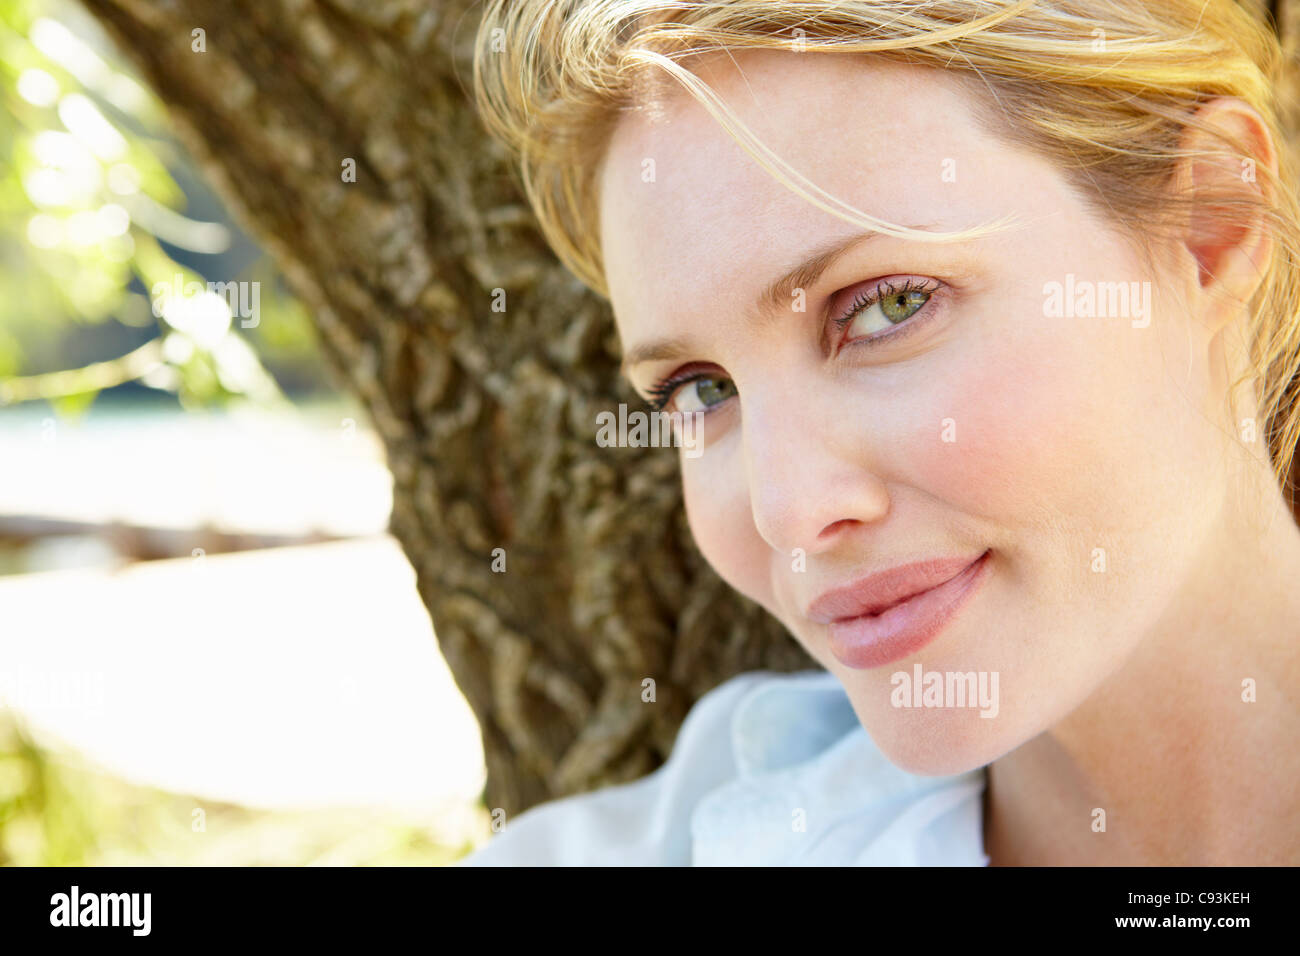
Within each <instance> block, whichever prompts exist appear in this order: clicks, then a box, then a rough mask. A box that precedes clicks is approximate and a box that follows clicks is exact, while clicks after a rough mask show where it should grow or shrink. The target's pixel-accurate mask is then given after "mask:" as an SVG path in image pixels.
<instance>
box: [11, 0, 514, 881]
mask: <svg viewBox="0 0 1300 956" xmlns="http://www.w3.org/2000/svg"><path fill="white" fill-rule="evenodd" d="M0 70H2V71H3V72H2V75H0V85H2V86H3V97H4V108H3V114H2V115H0V136H2V137H3V139H4V150H3V157H4V160H3V167H0V254H2V255H3V268H2V269H0V864H5V865H65V864H84V865H98V864H137V863H140V864H145V863H149V864H223V865H224V864H284V865H293V864H438V863H446V862H450V861H453V860H455V859H457V858H459V857H460V856H462V855H463V854H465V853H466V852H468V851H469V850H470V849H471V848H472V847H474V846H475V845H477V844H478V843H479V842H481V841H483V840H486V839H488V837H489V834H490V827H489V825H488V819H489V818H488V814H487V811H486V809H485V808H484V807H483V805H482V800H481V795H482V791H483V786H484V761H483V753H482V747H481V743H480V738H479V730H478V726H477V724H476V723H475V720H474V717H473V715H472V713H471V712H470V709H469V707H468V705H467V704H466V702H465V700H464V698H463V697H462V696H461V694H460V692H459V691H458V690H457V688H456V686H455V684H454V683H453V681H452V679H451V676H450V674H449V672H448V670H447V667H446V665H445V663H444V662H443V659H442V657H441V655H440V654H439V652H438V646H437V643H436V641H435V638H434V634H433V631H432V627H431V625H430V622H429V616H428V613H427V612H426V610H425V608H424V606H423V604H422V603H421V601H420V599H419V596H418V595H417V593H416V588H415V579H414V573H413V571H412V570H411V568H410V565H409V563H408V562H407V561H406V559H405V557H404V556H403V554H402V552H401V549H400V548H399V547H398V545H397V543H396V542H395V541H394V540H393V539H392V538H391V536H389V535H388V534H387V533H386V531H385V529H386V527H387V522H388V517H389V511H390V508H391V495H392V479H391V476H390V474H389V472H388V470H387V468H386V466H385V462H384V453H383V449H382V447H381V445H380V443H379V441H378V440H377V439H376V438H375V436H374V435H373V433H372V432H371V431H370V429H369V427H368V425H367V423H366V421H365V420H364V416H363V415H362V414H361V412H360V410H359V409H358V408H357V407H356V406H355V405H354V404H352V402H351V400H350V399H349V398H348V397H346V396H345V395H344V394H343V393H342V391H341V390H339V389H337V388H336V387H335V385H334V384H333V383H332V382H331V381H330V380H329V379H328V378H327V377H326V372H325V366H324V363H323V362H322V361H321V360H320V358H319V356H318V355H317V351H316V343H315V340H314V333H313V331H312V329H311V327H310V324H309V322H308V321H307V317H306V315H305V313H304V311H303V309H302V307H301V305H300V304H299V303H298V302H296V301H295V299H294V298H293V297H292V295H291V294H290V293H289V291H288V289H287V287H286V285H285V283H284V282H283V280H282V277H281V276H280V275H279V274H278V273H277V271H276V269H275V267H274V265H273V263H272V262H271V260H270V259H269V257H268V256H267V255H266V254H265V253H264V252H263V251H262V250H261V249H259V248H258V246H257V245H256V244H255V243H253V242H252V241H251V240H250V239H249V238H248V236H246V235H244V234H243V233H242V232H241V231H240V230H239V228H238V226H237V225H236V224H235V223H233V222H232V221H231V219H230V217H229V215H228V213H227V211H226V210H225V209H223V208H222V206H221V204H220V203H219V202H218V201H217V200H216V199H215V198H214V196H213V195H212V194H211V192H209V191H208V189H206V188H205V186H204V185H203V183H202V181H201V180H200V178H199V174H198V172H197V171H196V170H195V169H194V168H193V167H192V166H191V164H190V161H189V160H188V158H187V156H186V155H185V154H184V153H183V151H182V150H181V148H180V147H179V146H178V145H177V143H176V142H175V140H174V139H173V138H172V136H171V135H170V133H169V130H168V124H167V120H166V116H165V113H164V112H163V110H162V108H161V106H160V104H159V103H158V102H157V100H156V99H155V98H154V96H153V95H152V94H151V93H150V92H149V91H148V90H147V89H146V88H145V87H144V86H143V84H142V83H141V82H140V81H139V78H138V77H136V76H134V75H133V73H132V71H131V70H130V69H129V68H128V67H127V66H126V64H125V63H124V62H123V61H121V60H120V59H119V58H118V57H117V56H116V55H115V52H114V50H113V48H112V46H111V45H110V44H109V42H108V41H107V39H106V38H105V37H104V36H103V35H102V33H101V31H100V29H99V28H98V26H97V25H96V23H95V22H94V21H93V20H92V19H91V18H89V17H88V16H87V15H86V14H85V13H84V12H83V11H82V10H81V9H80V8H79V7H78V6H76V5H75V4H73V3H70V2H64V0H0Z"/></svg>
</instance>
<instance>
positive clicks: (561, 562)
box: [85, 0, 816, 815]
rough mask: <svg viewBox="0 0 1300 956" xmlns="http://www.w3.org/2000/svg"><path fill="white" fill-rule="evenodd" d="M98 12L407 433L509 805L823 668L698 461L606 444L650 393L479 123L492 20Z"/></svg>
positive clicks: (646, 749)
mask: <svg viewBox="0 0 1300 956" xmlns="http://www.w3.org/2000/svg"><path fill="white" fill-rule="evenodd" d="M85 6H86V7H87V8H88V9H89V10H90V11H91V12H92V13H93V14H94V15H95V16H96V17H97V18H98V19H99V20H100V21H101V22H102V23H103V24H104V25H105V26H106V28H107V29H108V30H109V32H110V34H111V35H112V36H113V37H114V38H115V39H116V41H117V42H118V43H119V45H120V46H121V48H122V50H123V51H124V52H125V53H126V54H127V55H128V56H129V57H130V58H132V60H133V61H134V62H135V63H136V65H137V66H138V68H139V69H140V70H141V72H142V73H143V75H144V77H145V79H146V80H147V81H148V82H149V83H150V85H151V86H152V87H153V88H154V90H155V91H156V92H157V93H158V95H159V96H160V97H161V98H162V99H163V100H164V102H166V103H167V105H168V106H169V107H170V110H171V115H172V118H173V120H174V123H175V127H176V132H177V135H178V136H179V137H180V139H181V140H182V142H183V143H185V145H186V146H187V148H188V149H189V151H190V152H191V154H192V155H193V157H194V159H195V160H196V162H197V163H198V165H199V167H200V169H201V170H202V171H203V172H204V173H205V175H206V176H207V178H208V179H209V180H210V181H211V182H212V183H213V184H214V186H215V187H216V188H217V190H218V191H219V193H220V194H221V195H222V197H223V198H224V199H225V201H226V202H227V203H228V205H229V206H230V208H231V209H232V210H233V212H234V213H235V215H236V216H237V217H238V218H239V219H240V220H241V222H242V223H243V224H244V226H245V228H247V229H248V231H249V232H250V234H252V235H255V236H256V237H257V238H258V239H259V241H260V242H261V243H262V244H263V246H264V247H265V248H266V249H267V250H268V251H269V252H271V253H272V254H273V255H274V256H275V258H276V260H277V261H278V263H279V265H280V266H281V268H282V269H283V270H284V272H285V274H286V276H287V277H288V278H289V280H290V282H291V284H292V285H293V287H294V288H295V290H296V292H297V293H298V294H299V296H300V297H301V298H302V299H303V301H304V302H305V303H306V304H307V306H308V309H309V310H310V311H311V313H312V315H313V321H314V323H315V326H316V328H317V330H318V333H319V336H318V337H319V339H320V342H321V346H322V349H323V352H324V354H325V355H326V356H327V360H328V361H329V362H330V364H331V365H332V367H333V368H334V370H335V371H336V373H337V374H338V375H339V376H340V377H341V380H342V382H343V383H344V385H345V387H346V388H347V389H349V390H350V391H351V392H353V393H354V394H355V395H357V396H358V397H359V399H360V400H361V402H362V403H363V404H364V406H365V408H366V409H367V411H368V413H369V415H370V417H371V418H372V420H373V422H374V425H375V427H376V429H377V430H378V432H379V434H380V435H381V436H382V439H383V441H384V443H385V445H386V448H387V453H388V461H389V466H390V468H391V469H392V472H393V475H394V479H395V487H394V489H393V491H394V495H393V497H394V505H393V516H392V523H391V527H392V531H393V533H394V534H395V535H396V537H397V538H398V539H399V541H400V542H401V544H402V547H403V548H404V550H405V552H406V554H407V556H408V557H409V559H410V561H411V563H412V565H413V566H414V568H415V571H416V576H417V580H418V584H419V590H420V595H421V597H422V599H423V600H424V602H425V604H426V605H427V607H428V608H429V612H430V615H431V617H432V620H433V624H434V627H435V629H436V632H437V635H438V640H439V643H440V645H441V648H442V652H443V654H444V655H445V657H446V659H447V662H448V664H449V665H450V667H451V670H452V672H453V673H454V675H455V677H456V680H457V682H458V683H459V685H460V687H461V689H462V691H463V692H464V694H465V696H466V698H467V699H468V700H469V703H470V706H471V707H472V708H473V710H474V712H475V714H476V715H477V717H478V720H479V724H480V727H481V728H482V733H483V745H484V750H485V752H486V758H487V766H488V785H487V793H486V800H487V805H488V806H489V807H491V808H496V807H500V808H503V809H504V810H505V811H506V813H507V814H508V815H513V814H515V813H518V812H520V811H522V810H524V809H526V808H527V807H529V806H531V805H533V804H536V803H538V802H540V801H543V800H548V799H551V798H554V797H557V796H562V795H565V794H570V793H575V792H579V791H583V790H587V789H590V788H594V787H597V786H600V785H604V784H609V783H615V782H623V781H628V780H632V779H634V778H636V777H639V776H642V775H643V774H645V773H648V772H649V771H650V770H652V769H654V768H655V767H656V766H658V765H659V763H661V762H662V760H663V759H664V758H665V757H666V756H667V754H668V753H669V751H670V749H671V747H672V743H673V740H674V738H675V736H676V733H677V729H678V726H679V724H680V722H681V719H682V717H683V716H684V715H685V713H686V711H687V710H688V709H689V707H690V706H691V704H692V703H693V702H694V701H695V700H696V698H698V697H699V696H700V695H701V694H703V693H704V692H705V691H707V690H709V689H710V688H712V687H713V686H715V685H716V684H718V683H719V682H721V681H722V680H724V679H726V678H727V677H730V676H731V675H733V674H735V673H738V672H740V671H744V670H752V669H757V668H770V669H774V670H790V669H798V668H802V667H810V666H816V665H815V664H814V663H813V662H812V661H811V659H810V658H808V657H807V655H806V654H805V653H804V652H803V650H802V649H801V648H800V647H799V646H798V645H797V644H796V643H795V642H794V640H793V639H791V638H790V637H789V636H788V635H787V634H786V633H785V632H784V630H783V629H782V628H781V627H780V626H779V625H778V624H777V623H776V622H775V621H773V620H772V619H771V618H770V617H769V616H768V615H766V614H765V613H764V612H763V611H761V609H759V608H757V607H756V606H755V605H753V604H751V603H749V602H747V601H745V600H744V599H742V598H740V597H738V596H737V595H736V594H735V593H734V592H732V591H731V590H730V589H729V588H728V587H727V586H726V585H724V584H723V583H722V582H721V581H720V580H719V579H718V578H717V577H716V575H714V573H713V572H712V570H711V569H710V568H709V567H708V566H707V564H706V563H705V562H704V561H703V559H702V558H701V557H700V555H699V553H698V552H697V550H696V549H695V546H694V544H693V542H692V541H691V538H690V534H689V531H688V529H687V527H686V524H685V519H684V516H683V513H682V508H681V498H680V487H679V477H678V471H677V460H676V452H675V451H674V450H672V449H617V448H601V447H598V446H597V444H596V442H595V436H596V415H597V413H598V412H600V411H602V410H607V409H617V406H618V403H619V402H627V403H629V405H631V406H633V407H637V403H638V401H639V400H638V399H637V398H636V396H635V394H634V393H633V392H631V391H630V390H629V389H628V388H627V387H626V386H625V385H624V384H623V383H621V381H620V379H619V377H618V358H619V356H618V351H617V343H616V339H615V335H614V329H613V324H612V320H611V315H610V311H609V308H608V305H607V304H606V303H605V302H604V301H603V300H601V299H599V298H598V297H596V296H594V295H593V294H591V293H589V292H587V291H586V290H585V289H584V288H583V287H582V286H581V285H580V284H579V283H578V282H577V280H576V279H574V278H572V277H571V276H570V275H569V274H568V273H567V272H565V271H564V270H563V269H562V268H561V267H560V266H559V265H558V263H557V262H556V260H555V258H554V257H553V255H552V254H551V253H550V251H549V250H548V248H547V247H546V245H545V243H544V242H543V241H542V239H541V237H540V233H539V232H538V230H537V228H536V225H535V222H534V220H533V218H532V215H531V213H530V211H529V210H528V208H527V205H526V204H525V203H524V201H523V200H522V198H521V194H520V192H519V191H518V190H517V188H516V185H515V184H516V179H515V178H514V177H513V175H512V173H511V172H510V170H509V169H508V167H507V165H506V162H505V158H504V155H503V153H502V151H501V150H500V149H499V148H498V147H497V146H496V145H495V144H494V143H493V142H491V141H490V140H489V139H488V138H487V136H486V134H485V133H484V131H483V129H482V127H481V125H480V123H479V120H478V117H477V115H476V114H475V112H474V109H473V106H472V103H471V101H470V98H469V95H468V91H469V89H470V79H469V78H470V75H471V72H470V62H471V50H472V42H473V38H474V34H475V31H476V29H477V26H478V21H477V12H478V9H479V5H478V4H476V3H473V2H470V0H444V2H437V3H430V2H423V0H333V2H329V3H324V2H311V0H227V2H214V0H166V2H164V0H85ZM198 29H201V30H203V31H205V32H204V35H203V38H202V39H203V45H204V47H205V52H196V51H195V49H194V46H195V40H194V34H193V33H192V31H194V30H198ZM349 159H350V160H354V161H355V168H356V177H355V182H345V181H344V177H343V170H344V165H345V162H346V161H347V160H349ZM211 278H216V279H220V278H227V277H211ZM494 305H495V308H494ZM502 305H504V307H505V308H504V311H500V309H501V307H502ZM497 548H501V549H504V560H505V571H504V572H499V571H494V569H493V563H494V549H497ZM497 566H498V567H499V566H500V563H499V562H498V563H497ZM363 599H364V598H363ZM365 637H366V636H365V635H364V634H358V635H357V641H358V643H359V644H360V643H362V642H364V641H365ZM646 678H650V679H653V680H654V682H655V693H654V700H653V701H652V702H647V701H643V699H642V697H643V681H644V680H645V679H646Z"/></svg>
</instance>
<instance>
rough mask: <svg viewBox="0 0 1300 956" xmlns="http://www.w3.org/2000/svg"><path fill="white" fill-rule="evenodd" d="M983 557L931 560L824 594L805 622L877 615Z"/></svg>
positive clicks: (881, 572) (955, 574)
mask: <svg viewBox="0 0 1300 956" xmlns="http://www.w3.org/2000/svg"><path fill="white" fill-rule="evenodd" d="M982 557H984V554H983V553H981V554H979V555H977V556H976V557H974V558H935V559H933V560H929V561H917V562H914V563H912V564H903V565H900V566H898V567H896V568H890V569H889V570H888V571H880V572H878V573H876V574H872V575H868V576H867V577H865V578H860V579H859V580H857V581H854V582H853V583H851V584H847V585H845V586H844V587H839V588H833V589H832V590H830V591H827V592H826V593H825V594H823V595H822V596H821V597H819V598H817V600H815V601H813V602H812V604H811V605H809V607H808V614H807V616H808V619H809V620H811V621H815V622H816V623H818V624H831V623H833V622H835V621H847V620H851V619H852V618H855V617H862V616H863V615H864V614H879V613H880V612H881V611H886V610H888V609H889V608H891V607H893V606H894V605H895V604H901V603H902V602H903V601H906V600H907V599H908V598H911V597H915V596H916V595H918V594H920V593H922V592H923V591H929V590H930V589H932V588H937V587H938V586H939V585H941V584H946V583H947V582H949V581H951V580H952V579H953V578H955V577H956V576H957V575H959V574H961V573H962V572H963V571H965V570H966V569H967V568H968V567H970V566H971V565H972V564H974V563H975V562H976V561H978V560H979V559H980V558H982Z"/></svg>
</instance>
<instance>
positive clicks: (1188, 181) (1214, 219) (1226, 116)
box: [1176, 97, 1278, 328]
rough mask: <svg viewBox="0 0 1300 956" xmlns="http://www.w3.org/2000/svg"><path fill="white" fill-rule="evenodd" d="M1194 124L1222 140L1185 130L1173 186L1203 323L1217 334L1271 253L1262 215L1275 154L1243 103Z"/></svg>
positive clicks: (1224, 104) (1225, 101)
mask: <svg viewBox="0 0 1300 956" xmlns="http://www.w3.org/2000/svg"><path fill="white" fill-rule="evenodd" d="M1196 119H1197V120H1199V121H1200V122H1201V123H1203V124H1206V125H1208V126H1209V127H1210V128H1211V130H1214V131H1217V132H1219V133H1220V134H1221V135H1222V137H1226V139H1227V141H1226V142H1225V141H1224V139H1223V138H1221V137H1220V136H1216V135H1214V134H1213V133H1212V132H1210V131H1207V130H1204V129H1201V128H1197V127H1194V126H1189V127H1188V128H1187V129H1186V130H1185V131H1184V135H1183V142H1182V144H1181V145H1182V148H1183V151H1184V153H1185V156H1186V158H1184V159H1183V160H1182V164H1181V166H1180V169H1179V170H1178V174H1177V176H1176V180H1177V182H1178V183H1179V185H1180V186H1181V188H1182V194H1183V195H1185V196H1186V197H1188V198H1189V199H1190V201H1191V206H1190V208H1189V210H1188V213H1187V218H1186V220H1185V229H1186V231H1185V234H1184V240H1183V241H1184V244H1185V245H1186V247H1187V250H1188V252H1189V253H1190V254H1191V255H1192V257H1193V258H1194V259H1195V261H1196V264H1197V272H1198V285H1199V289H1200V292H1201V293H1203V296H1204V298H1205V318H1206V320H1207V321H1209V322H1210V323H1211V324H1212V325H1213V326H1214V327H1215V328H1218V327H1220V326H1221V325H1222V324H1223V323H1224V322H1226V321H1229V320H1231V319H1232V317H1233V316H1235V315H1238V314H1240V310H1241V309H1242V308H1243V307H1245V306H1246V305H1247V304H1248V303H1249V302H1250V299H1251V297H1252V296H1253V295H1254V294H1255V290H1256V289H1258V288H1259V285H1260V282H1261V281H1262V280H1263V277H1264V273H1265V271H1266V270H1267V268H1268V264H1269V259H1270V257H1271V256H1272V252H1273V237H1272V231H1271V229H1270V228H1269V221H1268V218H1267V216H1266V215H1265V205H1266V203H1265V200H1266V199H1267V197H1268V195H1269V190H1270V188H1271V186H1270V176H1269V174H1270V173H1271V174H1272V175H1274V176H1275V175H1276V173H1277V168H1278V166H1277V153H1276V151H1275V148H1274V143H1273V137H1272V135H1271V134H1270V132H1269V129H1268V126H1267V124H1266V123H1265V122H1264V121H1263V119H1262V118H1261V117H1260V116H1259V114H1258V113H1257V112H1256V111H1255V110H1254V109H1252V108H1251V107H1250V106H1248V105H1247V104H1245V103H1244V102H1242V101H1241V100H1238V99H1235V98H1229V97H1221V98H1219V99H1215V100H1212V101H1210V102H1209V103H1206V104H1205V105H1204V106H1202V107H1201V108H1200V109H1199V110H1198V111H1197V113H1196Z"/></svg>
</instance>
